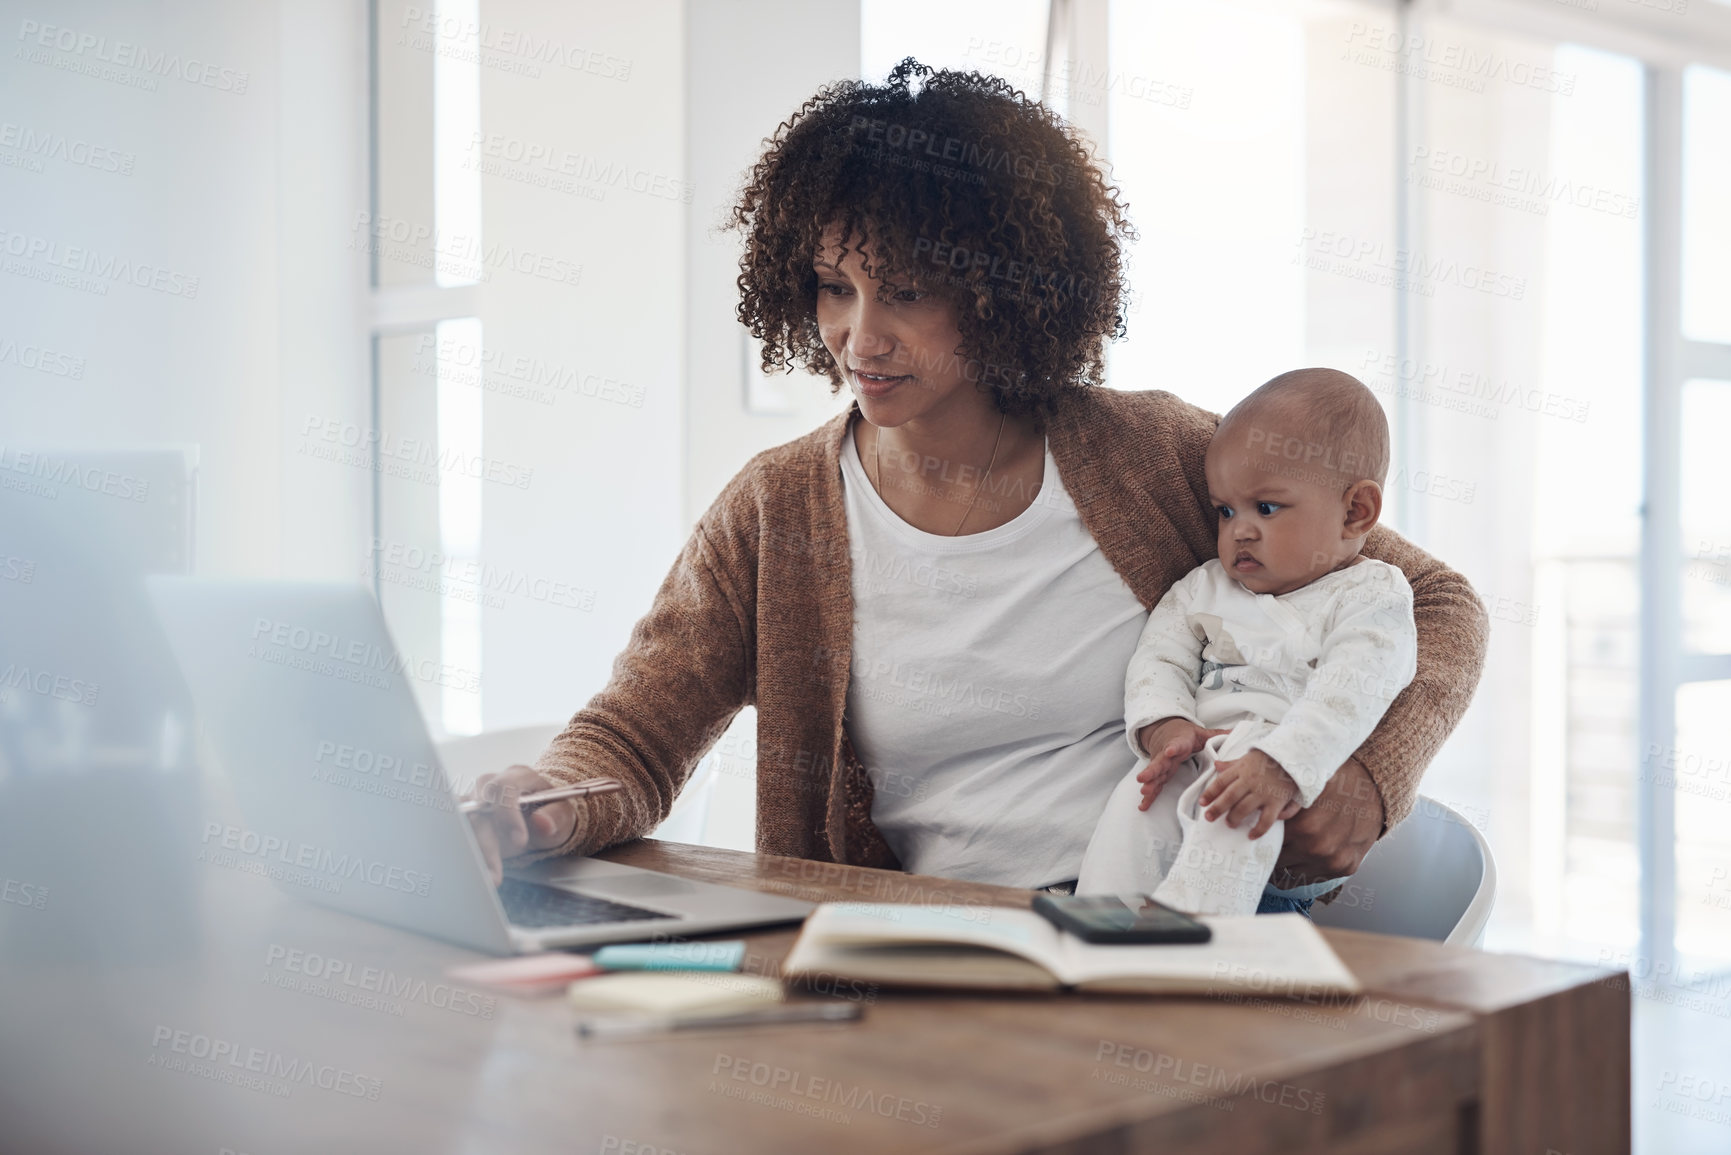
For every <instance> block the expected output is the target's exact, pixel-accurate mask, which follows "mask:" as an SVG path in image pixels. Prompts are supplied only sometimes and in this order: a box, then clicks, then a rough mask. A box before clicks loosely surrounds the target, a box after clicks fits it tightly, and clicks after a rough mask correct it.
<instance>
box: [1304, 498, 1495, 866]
mask: <svg viewBox="0 0 1731 1155" xmlns="http://www.w3.org/2000/svg"><path fill="white" fill-rule="evenodd" d="M1364 554H1365V556H1366V557H1371V558H1375V559H1376V560H1378V561H1385V562H1388V563H1389V564H1390V565H1393V566H1397V567H1399V569H1400V571H1401V572H1402V573H1404V574H1405V575H1406V580H1407V582H1408V584H1410V585H1411V586H1412V595H1413V599H1412V612H1413V621H1414V622H1415V623H1416V625H1417V626H1418V672H1417V674H1416V675H1414V677H1413V680H1412V682H1411V684H1410V685H1408V686H1407V688H1406V689H1404V690H1402V691H1401V692H1400V695H1399V696H1398V697H1396V698H1395V700H1394V702H1393V703H1392V704H1391V705H1390V706H1389V708H1388V712H1387V713H1385V714H1384V715H1383V716H1382V721H1381V722H1379V723H1378V724H1377V727H1376V729H1375V730H1373V731H1371V735H1370V737H1369V738H1367V739H1365V741H1364V744H1363V745H1361V746H1360V747H1359V748H1358V749H1357V750H1356V751H1355V752H1354V753H1353V756H1352V757H1351V758H1349V759H1347V761H1346V764H1345V765H1343V766H1342V767H1341V768H1340V771H1339V772H1338V773H1337V774H1335V776H1334V777H1333V778H1332V779H1330V780H1329V784H1328V786H1327V787H1326V788H1325V789H1324V790H1323V792H1322V795H1321V796H1320V797H1319V798H1318V799H1317V800H1316V803H1315V804H1314V805H1313V806H1311V807H1310V808H1309V809H1307V810H1304V811H1301V812H1300V813H1299V814H1298V815H1297V816H1295V817H1294V818H1292V819H1290V820H1288V822H1287V824H1286V841H1285V844H1284V845H1283V846H1282V848H1281V854H1280V862H1279V866H1278V867H1277V871H1283V872H1284V876H1283V877H1284V878H1285V879H1286V880H1288V881H1289V882H1290V881H1291V880H1295V879H1300V880H1305V881H1321V880H1322V879H1326V878H1340V877H1343V876H1345V875H1349V874H1352V873H1353V872H1354V871H1356V870H1357V869H1358V866H1359V863H1361V862H1362V861H1363V860H1364V856H1365V854H1366V853H1368V852H1369V850H1370V848H1371V847H1372V846H1374V845H1375V844H1376V840H1377V839H1378V838H1381V837H1382V836H1383V835H1384V834H1385V833H1387V832H1388V830H1389V828H1390V827H1392V826H1394V825H1395V824H1396V823H1398V822H1400V821H1401V819H1403V818H1405V817H1406V816H1407V815H1408V814H1410V813H1411V812H1412V808H1413V802H1414V800H1415V799H1416V798H1417V796H1418V784H1419V779H1420V778H1422V777H1423V776H1424V771H1425V767H1426V766H1428V765H1429V764H1430V760H1431V758H1433V757H1434V756H1435V755H1436V752H1437V750H1438V749H1439V748H1440V747H1441V746H1442V744H1443V739H1445V738H1447V737H1448V736H1449V732H1450V731H1452V730H1453V729H1454V728H1455V724H1456V723H1457V722H1459V721H1460V719H1461V715H1462V714H1464V713H1466V708H1467V705H1468V703H1470V702H1471V701H1472V697H1473V690H1474V689H1475V688H1477V686H1478V684H1479V674H1480V672H1481V671H1482V670H1483V669H1484V663H1485V644H1486V642H1487V641H1488V640H1489V638H1490V618H1489V616H1488V615H1487V614H1486V613H1485V607H1484V603H1483V602H1481V601H1480V600H1479V596H1478V594H1476V593H1474V592H1473V587H1472V585H1471V584H1470V583H1469V582H1468V581H1467V579H1466V578H1464V577H1462V576H1461V575H1460V574H1458V573H1456V572H1455V571H1454V570H1452V569H1450V568H1449V567H1448V566H1446V565H1444V564H1443V563H1442V562H1440V561H1438V560H1437V559H1436V558H1434V557H1432V556H1431V555H1430V554H1428V553H1426V552H1425V551H1424V550H1422V549H1420V548H1418V547H1417V546H1416V545H1413V544H1412V543H1411V542H1410V541H1407V540H1406V539H1405V538H1403V537H1401V536H1400V535H1399V534H1397V533H1395V532H1394V531H1393V530H1391V529H1388V528H1385V527H1382V526H1378V527H1377V528H1376V529H1373V530H1371V532H1370V536H1369V537H1368V538H1366V539H1365V545H1364ZM1278 881H1279V880H1278V879H1277V884H1278Z"/></svg>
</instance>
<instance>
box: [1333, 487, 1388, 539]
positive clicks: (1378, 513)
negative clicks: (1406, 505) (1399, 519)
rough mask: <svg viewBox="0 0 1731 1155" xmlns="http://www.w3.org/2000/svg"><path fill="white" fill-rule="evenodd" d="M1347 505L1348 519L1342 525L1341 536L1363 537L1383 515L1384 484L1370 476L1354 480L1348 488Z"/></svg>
mask: <svg viewBox="0 0 1731 1155" xmlns="http://www.w3.org/2000/svg"><path fill="white" fill-rule="evenodd" d="M1345 506H1346V511H1345V513H1346V520H1345V522H1344V523H1342V525H1341V536H1342V537H1347V538H1356V537H1363V536H1364V535H1365V534H1367V533H1369V532H1370V531H1371V530H1373V529H1375V528H1376V523H1377V521H1378V520H1380V519H1381V517H1382V486H1380V485H1378V484H1377V483H1376V482H1374V481H1371V480H1370V479H1368V478H1366V479H1365V480H1363V481H1355V482H1353V483H1352V485H1350V486H1349V487H1348V488H1347V491H1346V495H1345Z"/></svg>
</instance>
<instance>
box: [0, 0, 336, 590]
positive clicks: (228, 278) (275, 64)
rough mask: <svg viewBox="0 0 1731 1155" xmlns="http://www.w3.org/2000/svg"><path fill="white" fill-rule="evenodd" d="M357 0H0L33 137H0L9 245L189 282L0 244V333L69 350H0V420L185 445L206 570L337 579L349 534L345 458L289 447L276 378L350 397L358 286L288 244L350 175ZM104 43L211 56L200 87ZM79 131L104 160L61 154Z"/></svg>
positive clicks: (7, 86) (68, 434)
mask: <svg viewBox="0 0 1731 1155" xmlns="http://www.w3.org/2000/svg"><path fill="white" fill-rule="evenodd" d="M359 8H360V6H359V5H358V4H353V3H332V2H326V3H310V4H296V5H283V6H281V7H280V8H279V7H278V6H277V5H274V4H272V5H264V4H246V5H234V4H223V3H214V2H208V0H207V2H198V0H194V2H189V3H185V4H176V5H172V6H150V7H145V8H141V7H139V6H137V5H130V4H124V3H118V2H113V0H109V2H95V0H92V2H84V3H64V4H55V5H26V4H20V3H10V2H9V3H6V4H4V5H0V28H3V29H4V30H5V35H6V39H7V40H8V42H9V47H8V50H7V59H6V63H5V65H4V67H3V68H0V109H3V110H4V112H0V121H3V122H4V123H5V124H6V125H8V126H16V127H15V128H12V127H9V128H8V129H7V132H8V133H9V134H10V133H14V132H16V133H19V134H22V133H25V132H27V133H30V134H33V136H34V137H35V138H36V139H37V140H38V141H40V140H42V139H43V138H44V137H45V138H47V140H48V142H49V143H48V144H47V146H46V147H47V149H48V151H49V153H50V155H47V156H44V155H43V154H42V153H40V152H33V151H32V150H31V149H30V148H28V147H7V146H6V144H4V143H0V153H6V154H10V156H11V157H14V158H19V157H22V158H23V159H22V161H18V160H14V161H13V162H12V163H8V164H5V165H0V204H3V205H4V206H5V210H4V213H3V218H0V229H4V230H5V232H6V237H5V238H4V240H5V243H6V245H7V246H9V247H10V248H11V249H14V250H15V249H17V248H18V247H19V246H20V245H22V246H24V247H26V248H28V247H29V246H31V245H37V246H41V245H52V246H54V249H53V251H52V257H53V259H55V260H62V261H64V260H71V261H73V262H74V263H76V262H77V261H78V259H79V258H78V257H77V256H76V255H72V254H71V253H70V250H71V249H72V248H73V247H79V248H83V249H87V250H89V251H90V252H91V253H92V255H93V258H94V260H95V261H96V262H97V264H98V266H99V267H100V265H102V264H105V263H107V262H108V261H109V259H110V258H114V259H115V262H116V265H115V267H118V266H119V264H120V262H131V263H133V264H134V265H144V264H148V265H151V266H157V267H161V268H163V269H165V270H167V271H168V272H169V274H170V275H171V277H172V275H174V274H178V275H179V276H180V278H181V280H179V281H178V282H176V281H174V280H172V279H170V280H169V281H168V284H169V285H170V286H171V287H173V286H175V285H177V284H178V285H179V286H181V287H183V289H184V288H185V287H188V286H190V280H189V279H190V278H192V277H196V278H197V279H198V281H197V288H196V295H191V294H190V293H187V294H185V295H176V294H173V293H170V292H163V291H156V290H153V289H151V288H142V287H138V286H136V285H133V284H130V283H125V282H124V281H119V282H116V281H113V280H110V281H107V282H106V292H87V291H81V290H80V289H77V288H70V287H63V286H59V285H54V284H44V283H42V282H41V281H39V280H37V279H33V278H32V277H31V276H29V275H26V274H25V273H23V272H22V271H21V270H25V269H28V270H33V271H35V272H39V273H40V272H48V273H53V272H56V271H61V270H57V269H56V268H55V266H53V265H51V264H50V263H49V260H48V259H47V257H48V256H49V254H46V253H45V254H43V255H42V256H38V257H37V258H35V259H32V258H30V257H29V256H28V255H26V256H23V257H20V256H15V255H11V254H10V253H9V255H8V256H7V258H6V264H5V266H4V271H0V341H6V340H11V341H16V342H17V343H18V344H19V345H20V346H23V345H30V346H47V347H50V348H52V349H54V350H56V351H60V352H64V353H66V354H67V355H69V356H71V357H75V358H79V359H81V360H82V362H83V366H84V368H83V375H82V378H81V379H76V380H73V379H68V378H64V377H58V376H53V375H50V374H46V373H43V372H40V371H34V370H30V369H26V368H23V367H21V366H20V365H19V364H18V363H16V362H15V361H13V360H11V359H0V431H4V432H3V436H4V438H5V441H6V442H7V444H8V445H11V446H21V447H29V446H32V445H38V446H40V445H52V446H60V447H72V446H80V447H117V446H132V445H157V444H196V445H198V446H199V447H200V449H201V475H202V482H201V492H200V496H199V508H198V523H197V533H198V565H199V568H200V570H202V571H203V572H205V573H213V574H245V575H255V576H265V575H277V574H293V575H296V576H327V577H329V576H337V575H338V573H339V572H340V571H341V569H342V567H343V559H344V557H345V556H346V554H347V553H348V552H349V550H350V548H351V543H352V542H354V541H357V540H359V537H360V535H361V534H362V532H363V531H364V528H363V527H364V514H365V492H364V486H363V485H361V484H360V483H359V479H358V478H356V477H348V476H330V475H328V474H325V473H322V472H321V471H318V470H315V469H311V468H309V467H308V465H307V463H305V462H304V461H297V460H296V459H295V458H294V457H293V455H292V451H291V449H290V445H289V442H290V430H289V429H288V427H287V422H288V420H289V416H288V415H289V411H290V409H291V408H292V407H293V405H292V402H291V398H292V397H294V396H296V395H316V396H317V397H318V398H319V399H320V400H319V403H320V404H321V405H324V406H326V407H328V408H330V409H332V411H333V412H338V413H353V414H356V415H358V414H359V413H361V412H362V410H361V408H360V406H361V403H362V400H363V399H364V395H365V393H364V390H365V380H364V377H363V376H362V375H361V370H362V368H363V365H364V363H363V362H362V361H361V359H360V353H361V350H362V346H361V345H360V344H359V343H358V340H359V337H358V335H359V329H358V321H359V313H360V308H361V296H360V289H361V286H360V285H358V284H357V283H356V282H355V280H354V277H353V275H352V270H351V269H350V268H349V267H348V262H347V261H346V259H345V255H344V254H343V253H342V252H321V251H318V250H317V249H316V248H314V247H310V246H308V245H307V244H306V243H305V242H306V239H307V238H308V237H309V236H312V235H317V234H319V233H320V231H321V230H324V229H326V228H328V227H329V226H330V225H331V222H332V221H333V220H335V219H336V218H337V217H339V216H341V215H342V214H343V213H345V212H346V211H347V210H348V207H349V205H350V204H352V200H353V196H354V194H355V190H357V189H358V188H359V187H360V185H359V181H360V178H361V175H362V172H363V170H362V169H361V167H360V161H361V158H362V156H363V151H362V150H363V139H364V138H363V137H362V136H361V133H362V130H363V128H364V124H365V121H364V117H363V116H362V114H361V111H360V110H361V108H362V105H361V104H360V100H361V98H362V96H363V95H364V91H365V90H364V85H363V83H362V79H363V76H364V73H363V72H362V71H361V65H362V63H363V60H364V57H363V55H362V53H361V48H360V46H361V43H362V42H361V39H360V36H361V32H362V25H361V23H360V21H359ZM50 25H52V26H53V29H54V31H48V30H47V28H48V26H50ZM68 30H69V32H70V35H68ZM44 36H45V37H46V38H47V39H48V41H49V45H50V46H47V47H44V46H42V45H40V44H39V43H38V38H39V37H44ZM81 38H84V39H82V40H81ZM98 41H100V44H99V43H98ZM121 42H128V43H130V44H133V45H137V46H139V47H140V48H141V49H143V50H145V51H146V52H148V53H149V54H150V55H151V56H153V57H155V56H157V55H158V54H160V55H161V56H162V57H166V58H174V57H178V58H180V60H181V62H182V66H183V67H190V65H189V64H188V62H190V61H193V60H197V61H199V62H203V63H211V64H214V65H215V66H216V67H217V68H218V69H219V70H227V73H226V75H225V74H224V73H223V72H222V71H218V72H217V73H215V74H214V75H213V77H212V79H213V80H214V81H215V82H216V83H215V85H211V86H207V85H204V84H201V83H194V82H189V81H188V80H186V79H183V78H182V77H180V76H178V75H175V74H173V73H172V72H171V73H169V74H168V75H162V74H160V73H152V72H149V71H146V70H145V69H143V68H140V67H136V66H134V67H125V66H123V65H116V64H105V63H103V61H102V60H100V59H99V58H98V57H99V54H102V53H107V54H108V55H110V56H112V55H113V54H114V53H115V52H116V50H117V46H118V45H119V44H120V43H121ZM56 43H58V44H60V45H64V46H67V49H69V50H63V49H62V48H59V47H55V46H53V45H55V44H56ZM20 53H22V54H23V55H20ZM91 72H95V73H99V75H91V74H89V73H91ZM195 75H196V74H195ZM122 80H129V81H134V82H138V81H142V82H144V83H145V85H146V87H141V86H139V85H138V84H137V83H122V82H121V81H122ZM150 85H153V86H154V90H151V88H150V87H148V86H150ZM217 85H221V86H224V87H218V86H217ZM225 88H226V90H225ZM242 88H244V91H242ZM10 139H12V140H13V141H15V142H16V141H19V140H22V136H21V135H19V136H13V137H10ZM62 139H64V141H65V145H64V151H63V152H62V149H63V146H62V144H61V143H60V141H61V140H62ZM88 145H94V146H97V147H98V148H100V149H102V150H104V151H103V152H101V153H99V154H97V155H100V156H102V157H105V158H106V157H109V156H113V157H115V158H117V159H116V162H115V163H116V164H117V165H118V166H119V167H122V168H123V170H124V171H121V172H109V171H103V170H102V165H101V164H98V165H96V166H92V165H80V164H75V163H70V162H69V161H68V160H66V159H60V156H61V155H77V156H79V157H83V156H86V155H88V154H87V152H86V148H85V146H88ZM102 163H106V162H105V161H104V162H102ZM38 167H39V169H40V171H35V170H36V169H37V168H38ZM338 235H340V234H338ZM84 276H85V278H86V280H87V281H93V282H96V283H97V284H98V285H100V284H102V283H103V281H102V278H101V277H100V276H97V275H94V274H91V273H86V274H84Z"/></svg>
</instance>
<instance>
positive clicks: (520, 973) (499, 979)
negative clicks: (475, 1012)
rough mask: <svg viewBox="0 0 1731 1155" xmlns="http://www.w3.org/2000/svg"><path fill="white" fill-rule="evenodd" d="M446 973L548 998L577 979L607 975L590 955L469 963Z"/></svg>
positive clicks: (559, 953) (552, 954) (554, 954)
mask: <svg viewBox="0 0 1731 1155" xmlns="http://www.w3.org/2000/svg"><path fill="white" fill-rule="evenodd" d="M445 973H446V974H447V975H449V976H451V977H452V978H454V979H457V980H458V981H460V982H466V983H474V984H476V985H477V986H485V987H492V988H493V989H495V990H500V991H504V992H506V993H507V994H514V995H544V994H552V993H554V992H556V991H562V990H564V989H565V987H566V986H567V985H568V984H570V983H571V982H572V980H574V979H584V978H588V977H589V976H590V975H598V974H602V973H604V972H603V971H602V970H601V968H600V967H598V966H596V965H595V964H594V963H593V962H592V961H590V959H589V956H587V955H580V954H567V953H565V952H564V951H550V952H548V953H546V954H531V955H522V956H520V957H518V958H501V959H488V960H487V961H486V962H478V963H467V964H465V965H463V966H458V967H452V968H450V969H449V970H447V971H446V972H445Z"/></svg>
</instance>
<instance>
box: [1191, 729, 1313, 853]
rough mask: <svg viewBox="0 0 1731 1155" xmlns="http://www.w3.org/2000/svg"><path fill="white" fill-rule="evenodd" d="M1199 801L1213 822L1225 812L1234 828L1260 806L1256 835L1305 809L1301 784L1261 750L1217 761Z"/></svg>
mask: <svg viewBox="0 0 1731 1155" xmlns="http://www.w3.org/2000/svg"><path fill="white" fill-rule="evenodd" d="M1198 801H1199V805H1201V806H1202V807H1204V810H1203V813H1202V817H1204V818H1206V819H1207V820H1208V821H1210V822H1213V821H1214V820H1215V819H1216V818H1218V817H1220V816H1221V815H1222V814H1225V815H1226V825H1228V826H1230V827H1232V829H1234V830H1237V829H1238V827H1239V826H1240V825H1241V824H1242V823H1243V822H1244V820H1245V819H1246V818H1249V817H1250V816H1251V815H1252V814H1256V812H1257V811H1258V810H1260V811H1261V812H1262V813H1261V814H1260V815H1257V819H1256V825H1255V826H1252V827H1251V828H1250V837H1251V838H1253V839H1254V838H1261V837H1262V836H1263V835H1264V834H1267V833H1268V831H1269V830H1270V829H1271V828H1272V827H1273V826H1274V823H1275V821H1276V820H1279V821H1282V822H1284V821H1285V820H1286V819H1288V818H1291V817H1292V816H1293V815H1295V814H1297V813H1298V812H1299V811H1300V810H1302V809H1304V807H1302V806H1300V805H1299V802H1298V784H1297V783H1296V782H1294V781H1293V780H1292V776H1291V775H1290V774H1288V773H1287V772H1286V771H1285V770H1282V769H1281V768H1280V763H1278V762H1276V761H1275V760H1274V759H1272V758H1270V757H1269V756H1268V755H1266V754H1264V753H1263V752H1262V751H1260V750H1252V751H1251V752H1250V753H1248V754H1246V755H1245V756H1244V757H1242V758H1238V759H1235V760H1233V761H1231V762H1216V763H1215V764H1214V781H1212V782H1210V783H1209V784H1208V787H1207V789H1205V790H1203V791H1202V797H1201V798H1200V799H1199V800H1198Z"/></svg>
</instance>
